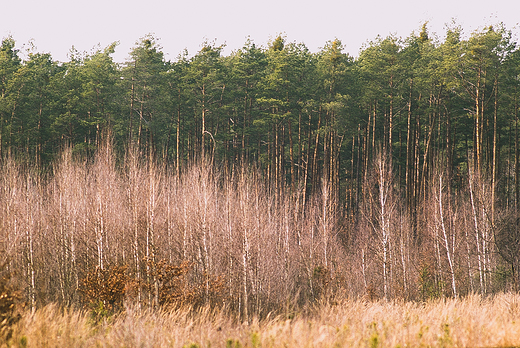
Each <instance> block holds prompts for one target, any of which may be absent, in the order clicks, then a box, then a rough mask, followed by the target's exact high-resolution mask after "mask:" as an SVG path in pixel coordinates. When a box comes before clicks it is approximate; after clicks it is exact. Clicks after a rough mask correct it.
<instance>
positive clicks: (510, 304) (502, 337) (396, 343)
mask: <svg viewBox="0 0 520 348" xmlns="http://www.w3.org/2000/svg"><path fill="white" fill-rule="evenodd" d="M519 345H520V296H519V295H513V294H500V295H496V296H493V297H489V298H482V297H481V296H478V295H472V296H468V297H465V298H464V299H457V300H456V299H446V300H434V301H428V302H422V303H420V302H403V301H385V300H380V301H374V302H371V301H367V300H363V299H359V300H345V301H342V302H340V303H337V304H334V305H330V304H321V305H316V306H315V307H314V308H312V309H309V311H308V312H307V313H305V314H298V315H296V316H294V317H293V318H287V317H285V316H274V317H269V316H268V317H266V318H264V319H261V320H258V319H256V318H253V319H252V320H251V321H250V322H249V323H248V322H242V321H239V320H233V319H232V318H231V317H230V316H229V315H227V314H226V313H225V311H224V310H210V309H208V308H201V309H199V310H196V311H193V310H190V309H189V308H181V309H172V310H168V311H167V310H161V311H151V310H138V309H135V308H134V309H132V308H127V309H126V310H125V311H124V312H122V313H120V314H117V315H114V316H109V317H105V318H103V320H101V321H99V322H93V321H92V317H91V316H90V314H89V313H88V312H85V311H79V310H63V309H59V308H58V307H57V306H55V305H49V306H46V307H43V308H41V309H38V310H36V311H34V312H32V311H30V310H29V311H26V312H25V313H24V315H23V317H22V319H21V321H20V322H18V324H16V325H15V326H14V330H13V336H12V338H11V339H10V341H9V342H8V343H7V345H6V344H5V342H4V344H3V345H2V346H9V347H179V348H181V347H186V348H187V347H190V348H195V347H226V348H231V347H233V348H235V347H236V348H238V347H512V346H519Z"/></svg>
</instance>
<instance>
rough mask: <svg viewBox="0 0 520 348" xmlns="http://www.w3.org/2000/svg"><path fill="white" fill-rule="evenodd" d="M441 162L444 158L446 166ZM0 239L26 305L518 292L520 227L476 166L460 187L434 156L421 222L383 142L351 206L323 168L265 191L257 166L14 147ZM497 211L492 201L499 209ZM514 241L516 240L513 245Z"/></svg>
mask: <svg viewBox="0 0 520 348" xmlns="http://www.w3.org/2000/svg"><path fill="white" fill-rule="evenodd" d="M439 167H442V166H440V165H439ZM1 171H2V173H1V174H2V175H1V176H0V177H1V178H2V179H1V184H0V241H1V245H2V246H5V250H6V251H5V253H3V255H4V256H5V257H7V258H6V259H5V260H6V262H7V264H6V265H7V268H8V269H9V270H14V271H15V272H16V275H17V282H18V283H19V285H20V289H23V290H24V291H25V299H26V301H27V303H28V305H29V307H30V308H33V309H34V308H37V307H40V306H44V305H46V304H49V303H58V304H60V305H65V306H70V305H73V306H76V307H81V306H84V305H87V306H90V307H92V306H94V307H95V306H99V305H100V304H102V309H103V310H106V311H109V312H111V311H114V310H120V309H123V308H125V307H128V306H138V307H140V308H159V307H163V308H167V307H169V306H170V307H171V306H173V307H177V306H182V305H190V306H195V307H197V308H198V307H204V306H207V305H210V306H211V305H218V306H223V307H225V308H226V310H227V311H228V312H229V313H232V314H233V315H234V316H237V317H240V318H241V319H242V320H245V321H246V322H249V321H251V319H252V318H253V317H259V318H262V317H265V316H267V315H268V314H269V313H277V314H282V313H283V314H284V315H286V316H287V317H291V316H292V315H294V313H295V312H296V311H298V310H300V309H304V308H309V306H312V305H313V304H314V303H316V302H317V301H319V302H321V303H329V302H330V303H334V302H338V301H341V300H342V299H345V298H359V297H365V298H369V299H373V300H375V299H381V298H384V299H386V300H392V299H404V300H427V299H431V298H436V297H443V296H448V297H455V298H457V297H459V296H466V295H469V294H473V293H480V294H481V295H486V294H493V293H497V292H504V291H506V292H507V291H509V290H514V289H515V288H516V284H517V283H516V282H517V277H518V274H517V273H518V272H517V267H518V259H517V258H515V257H514V251H515V250H514V248H513V247H512V246H511V245H510V244H511V243H510V242H509V241H514V240H515V238H516V237H515V236H516V235H517V231H516V229H517V225H516V224H515V223H513V221H514V218H513V217H512V215H511V214H510V213H507V210H506V209H503V210H500V209H499V206H498V205H497V206H496V208H494V209H495V210H493V209H492V207H493V204H492V202H491V201H490V197H492V195H490V192H491V188H490V182H489V181H487V180H485V179H484V178H482V177H480V176H477V175H475V174H472V173H470V174H471V175H469V177H468V178H467V181H466V182H467V185H464V186H463V187H461V188H459V190H458V193H457V194H454V193H453V191H452V190H451V189H450V188H449V185H447V183H446V175H445V174H444V173H443V171H442V170H440V169H434V170H432V172H433V174H432V175H431V177H430V179H429V180H430V183H431V185H430V187H429V188H428V190H427V191H425V198H424V202H425V204H424V206H422V207H418V208H417V209H418V211H419V213H418V214H417V216H419V218H418V219H417V221H415V222H412V221H411V218H410V215H409V209H408V208H407V207H406V205H405V204H404V203H402V200H401V199H400V198H401V192H400V191H399V186H398V185H396V184H395V182H394V180H393V171H392V165H391V162H390V160H389V157H388V156H386V155H385V154H384V153H383V152H380V153H379V154H376V155H375V159H374V161H373V164H372V170H371V171H370V173H371V175H367V177H366V180H365V182H364V184H363V193H362V201H363V204H362V205H361V206H360V207H358V209H357V211H358V213H357V214H352V212H351V211H349V212H347V213H345V212H344V210H343V206H344V205H343V203H342V202H340V201H339V200H338V198H337V196H335V194H334V193H333V192H332V190H331V185H330V184H329V183H328V182H327V181H325V180H324V181H322V183H321V186H320V188H319V189H317V190H316V191H317V193H316V194H315V195H313V196H308V195H306V193H305V192H307V191H305V190H304V189H303V187H301V186H299V188H298V186H295V187H289V186H288V187H286V188H284V189H283V190H281V191H277V193H276V194H272V191H270V187H271V186H269V185H266V184H265V179H264V178H262V177H261V176H260V175H259V174H258V172H256V171H255V170H254V169H252V168H242V169H239V168H237V169H236V170H235V171H233V172H231V173H225V172H222V171H219V169H218V165H210V164H207V163H198V164H193V165H192V166H190V167H189V168H187V169H185V170H184V171H183V172H182V173H181V174H180V175H177V174H172V173H171V172H170V170H169V168H168V167H167V166H159V165H157V164H156V163H155V162H153V161H149V160H146V161H145V160H142V159H141V157H140V156H137V155H136V154H135V153H132V152H131V151H130V152H128V153H127V155H126V156H125V157H124V158H122V159H117V158H116V157H115V156H114V154H113V153H112V152H111V147H110V146H104V147H102V149H101V150H100V151H98V153H97V155H96V157H95V159H94V160H92V161H82V160H79V159H77V160H75V159H73V156H72V154H71V151H70V150H66V151H64V152H63V155H62V158H61V160H60V161H59V162H58V163H56V164H55V165H54V169H53V171H52V172H51V173H48V174H47V175H41V174H39V173H36V172H33V171H31V170H27V169H26V168H24V167H23V166H20V165H17V164H15V163H14V162H13V161H10V160H6V161H4V164H3V166H2V169H1ZM492 211H493V213H492ZM512 248H513V249H512Z"/></svg>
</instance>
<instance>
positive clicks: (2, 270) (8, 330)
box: [0, 262, 21, 341]
mask: <svg viewBox="0 0 520 348" xmlns="http://www.w3.org/2000/svg"><path fill="white" fill-rule="evenodd" d="M20 299H21V295H20V293H19V291H18V290H17V289H16V288H15V287H14V286H13V285H12V282H11V273H10V272H9V271H8V270H7V263H6V262H4V263H3V264H1V265H0V341H2V340H5V341H8V340H9V339H10V338H11V336H12V334H13V330H12V326H13V325H14V324H16V323H17V322H18V321H19V320H20V319H21V315H20V313H19V308H18V307H19V306H18V305H19V304H20Z"/></svg>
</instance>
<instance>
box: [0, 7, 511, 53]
mask: <svg viewBox="0 0 520 348" xmlns="http://www.w3.org/2000/svg"><path fill="white" fill-rule="evenodd" d="M0 13H1V14H2V15H1V16H0V36H1V37H2V38H5V37H7V36H9V35H11V36H12V37H13V39H14V40H15V41H16V46H17V48H19V49H20V53H21V54H22V57H23V54H24V52H26V50H27V49H28V48H29V47H33V50H36V51H37V52H48V53H51V55H52V57H53V58H54V59H55V60H58V61H62V62H63V61H67V60H68V54H69V52H70V49H71V48H72V46H74V47H75V49H76V50H78V51H80V52H87V53H90V52H92V51H93V50H95V49H96V48H99V47H101V48H105V47H107V46H108V45H110V44H111V43H113V42H115V41H117V42H119V45H118V46H117V48H116V52H115V53H114V55H113V57H114V60H115V61H117V62H124V61H125V60H127V58H128V55H129V52H130V50H131V48H132V47H134V46H135V44H136V42H137V41H138V40H139V39H140V38H142V37H144V36H145V35H147V34H153V35H154V37H156V38H157V39H158V43H159V45H160V46H161V47H162V50H163V52H164V53H165V57H166V59H167V60H175V59H176V58H177V57H178V55H179V54H180V53H181V52H182V51H184V50H185V49H187V50H188V54H189V56H193V55H194V54H196V53H197V52H198V51H199V50H200V48H201V47H202V44H203V42H204V41H209V42H215V44H216V45H221V44H225V45H226V46H225V49H224V54H229V53H231V52H232V51H234V50H237V49H240V48H241V47H242V46H243V45H244V43H245V42H246V40H247V39H248V38H250V39H251V40H252V41H253V42H254V43H255V44H256V45H258V46H267V44H268V43H269V41H270V40H272V39H274V38H276V37H277V36H278V35H279V34H282V35H285V37H286V40H287V41H288V42H297V43H304V44H305V45H306V46H307V47H308V48H309V50H310V51H311V52H317V51H319V49H320V48H321V47H323V46H324V45H325V43H326V42H327V41H329V40H334V39H336V38H337V39H339V40H341V42H342V43H343V45H344V47H345V50H344V51H345V52H347V53H349V54H350V55H352V56H354V57H356V56H358V54H359V51H360V49H361V48H362V47H363V45H364V44H366V43H367V42H368V41H370V40H374V39H375V38H376V37H377V36H378V35H380V36H382V37H386V36H388V35H391V34H392V35H396V36H398V37H403V38H405V37H408V36H409V35H410V34H411V33H412V32H414V31H415V32H416V33H418V32H419V31H420V29H421V27H422V24H423V23H424V22H428V28H429V31H430V33H435V34H437V36H438V37H439V39H440V40H443V38H444V36H445V28H446V25H449V24H450V23H452V22H453V21H455V23H456V24H457V25H460V26H461V27H462V28H463V30H464V33H466V34H470V33H471V32H473V31H475V30H478V29H479V28H482V27H484V26H486V25H492V24H496V23H499V22H502V23H504V24H505V26H506V28H507V29H509V30H511V31H512V32H513V34H514V35H515V37H518V36H520V35H519V34H520V25H519V22H520V1H519V0H486V1H484V0H430V1H422V0H393V1H389V0H356V1H352V0H299V1H292V0H262V1H258V0H257V1H251V0H218V1H217V0H213V1H211V0H190V1H188V0H185V1H179V0H170V1H167V0H141V1H136V0H88V1H76V0H0Z"/></svg>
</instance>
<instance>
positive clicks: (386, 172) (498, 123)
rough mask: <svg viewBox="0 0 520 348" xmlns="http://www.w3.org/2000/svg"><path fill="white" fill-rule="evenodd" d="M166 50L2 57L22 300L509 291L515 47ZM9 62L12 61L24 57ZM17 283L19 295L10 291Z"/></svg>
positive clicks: (161, 302) (288, 299)
mask: <svg viewBox="0 0 520 348" xmlns="http://www.w3.org/2000/svg"><path fill="white" fill-rule="evenodd" d="M201 47H202V48H201V49H200V51H199V52H197V53H196V54H195V55H193V56H189V55H188V53H187V52H184V53H183V54H181V55H179V56H178V57H177V58H176V59H175V60H174V61H167V60H166V59H165V57H164V53H163V52H162V50H161V47H160V45H159V43H158V39H157V38H155V37H154V36H152V35H147V36H145V37H143V38H141V39H139V40H138V41H137V42H136V45H135V47H134V48H133V49H132V50H131V52H130V53H129V56H128V59H127V61H126V62H125V63H116V62H114V61H113V59H112V57H111V55H112V54H113V53H114V51H115V49H116V48H117V43H114V44H112V45H110V46H108V47H106V48H103V49H101V48H100V49H96V50H94V51H93V52H91V53H82V52H77V51H74V50H71V52H70V55H69V61H67V62H58V61H55V60H53V58H52V56H51V54H49V53H40V52H37V51H36V49H29V50H28V51H27V52H26V53H24V54H22V53H23V52H20V51H19V50H17V49H16V42H15V40H14V38H12V37H7V38H4V39H3V40H2V45H1V48H0V158H1V161H2V165H1V167H0V250H1V253H2V255H3V256H2V259H1V260H0V262H1V265H2V272H3V273H2V274H6V276H5V277H7V274H9V275H11V278H12V279H11V283H13V284H15V285H16V286H17V288H19V289H21V290H20V291H21V294H22V295H21V297H22V298H23V299H24V301H26V303H27V306H29V307H30V308H38V307H40V306H43V305H46V304H49V303H58V304H61V305H65V306H76V307H81V306H85V305H87V306H91V308H97V309H96V310H99V311H102V310H116V309H118V308H123V307H124V306H125V305H126V304H127V303H133V304H138V305H139V306H143V307H146V308H159V307H163V306H168V305H176V304H182V303H187V304H190V305H193V306H201V305H208V304H219V305H222V304H223V305H224V306H225V307H226V308H227V309H228V310H229V311H230V312H232V313H234V314H235V315H237V316H239V317H241V318H243V319H244V320H249V318H251V317H262V316H266V315H268V313H271V312H278V313H286V314H287V315H290V313H293V312H294V311H297V310H298V309H299V308H305V306H308V305H312V304H313V303H316V302H320V301H325V302H327V303H334V302H335V301H339V300H340V299H346V298H366V299H387V300H391V299H403V300H428V299H433V298H446V297H452V298H459V297H463V296H467V295H471V294H480V295H482V296H486V295H488V294H497V293H502V292H508V291H518V285H519V281H520V276H519V273H518V272H519V269H520V227H519V226H518V223H519V222H518V221H519V220H518V217H519V210H520V201H519V200H520V143H519V126H520V123H519V103H520V100H519V99H520V90H519V89H520V51H519V48H518V46H517V43H516V42H515V40H514V36H513V33H512V32H511V31H510V30H508V29H507V28H505V27H504V26H503V25H501V24H497V25H494V26H487V27H484V28H482V29H479V30H477V31H475V32H472V33H470V34H465V33H464V32H463V29H462V28H461V27H459V26H457V25H452V26H451V27H449V28H448V29H446V33H445V37H444V38H443V39H442V40H441V39H439V38H438V37H437V36H436V35H435V34H433V33H430V32H429V31H428V27H427V24H424V25H423V26H422V28H419V30H418V31H417V33H412V34H411V35H410V36H409V37H407V38H399V37H395V36H388V37H377V38H375V39H374V40H372V41H370V42H367V44H366V45H365V46H364V47H362V48H361V50H360V52H359V56H358V57H356V58H354V57H352V56H350V55H349V54H347V53H345V52H343V46H342V43H341V42H340V41H339V40H338V39H334V40H332V41H329V42H326V43H325V44H324V46H323V48H321V49H320V50H319V51H318V52H315V53H313V52H310V51H309V50H308V49H307V47H306V46H305V44H303V43H295V42H290V41H289V40H288V39H287V37H285V36H283V35H280V36H277V37H276V38H275V39H273V40H272V41H271V42H269V43H268V45H267V46H266V47H262V46H257V45H255V43H254V42H253V41H252V40H247V41H246V43H245V44H244V46H243V47H242V48H240V49H238V50H236V51H233V52H232V53H230V54H229V55H224V54H223V49H224V46H222V45H220V46H219V45H217V44H216V43H215V42H204V43H203V45H202V46H201ZM22 56H23V57H24V58H22ZM13 286H14V285H13Z"/></svg>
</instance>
